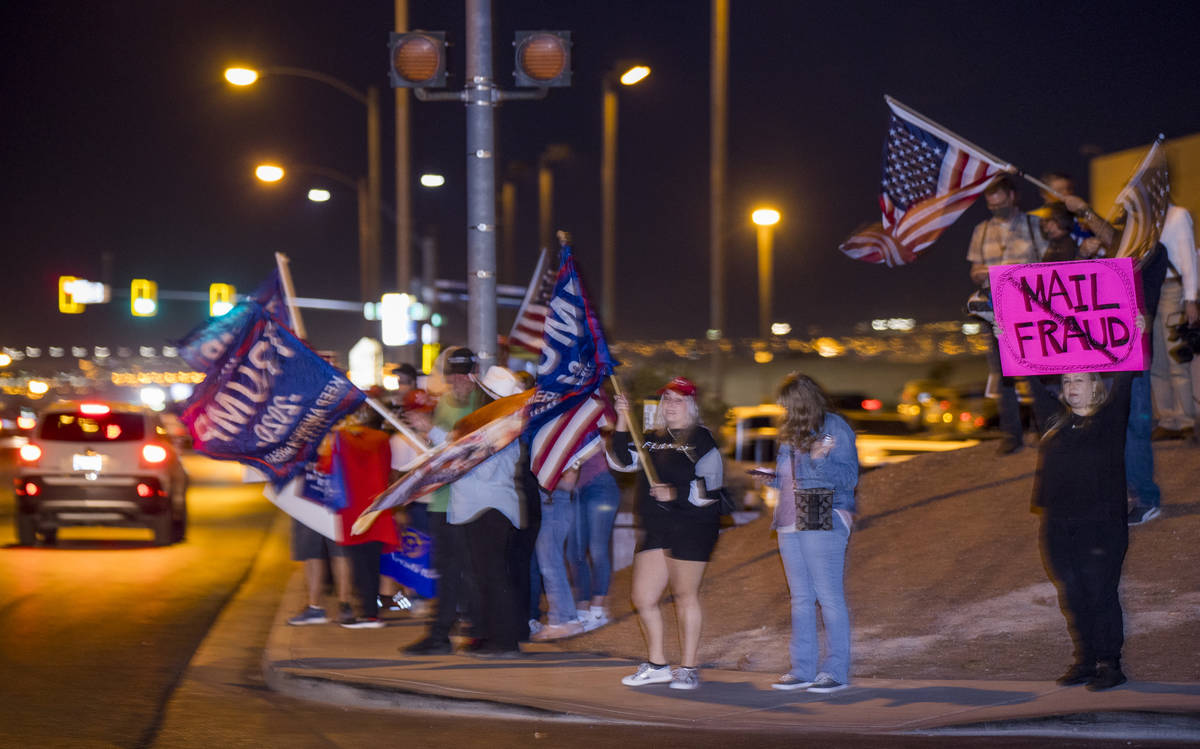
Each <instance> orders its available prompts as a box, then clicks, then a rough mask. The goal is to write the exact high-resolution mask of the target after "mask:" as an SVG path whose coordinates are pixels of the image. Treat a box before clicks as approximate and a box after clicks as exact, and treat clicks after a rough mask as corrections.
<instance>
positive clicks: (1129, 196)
mask: <svg viewBox="0 0 1200 749" xmlns="http://www.w3.org/2000/svg"><path fill="white" fill-rule="evenodd" d="M1170 193H1171V184H1170V180H1169V179H1168V177H1167V154H1166V150H1165V149H1164V148H1163V147H1162V136H1161V135H1160V136H1159V137H1158V140H1156V141H1155V142H1154V145H1152V146H1150V152H1149V153H1147V154H1146V158H1144V159H1142V163H1141V165H1139V166H1138V168H1137V171H1136V172H1134V174H1133V177H1132V178H1131V179H1130V180H1129V184H1127V185H1125V188H1124V189H1122V190H1121V194H1120V195H1118V196H1117V205H1116V207H1115V208H1114V209H1113V215H1114V219H1113V221H1112V223H1114V224H1120V223H1124V224H1125V230H1124V231H1122V232H1121V243H1120V246H1119V247H1118V248H1117V254H1116V256H1117V257H1132V258H1140V257H1142V255H1144V254H1146V253H1147V252H1149V251H1150V250H1152V249H1154V246H1155V245H1156V244H1158V240H1159V237H1161V236H1162V229H1163V222H1164V221H1165V220H1166V217H1167V203H1169V202H1170V199H1171V198H1170ZM1122 215H1124V218H1123V219H1122V218H1121V216H1122Z"/></svg>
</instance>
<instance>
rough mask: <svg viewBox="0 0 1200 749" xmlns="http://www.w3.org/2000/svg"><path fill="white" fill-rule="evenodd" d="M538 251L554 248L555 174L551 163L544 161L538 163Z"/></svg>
mask: <svg viewBox="0 0 1200 749" xmlns="http://www.w3.org/2000/svg"><path fill="white" fill-rule="evenodd" d="M537 179H538V249H542V250H545V249H548V248H550V247H553V246H554V227H553V225H552V224H553V222H554V218H553V213H554V172H552V171H550V162H549V161H548V160H546V159H542V160H540V161H539V162H538V175H537Z"/></svg>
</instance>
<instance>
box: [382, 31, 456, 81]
mask: <svg viewBox="0 0 1200 749" xmlns="http://www.w3.org/2000/svg"><path fill="white" fill-rule="evenodd" d="M388 54H389V55H390V56H391V61H390V63H389V64H388V79H389V80H390V81H391V83H392V88H444V87H445V86H446V32H444V31H410V32H407V33H404V34H397V33H395V32H392V33H391V34H389V35H388Z"/></svg>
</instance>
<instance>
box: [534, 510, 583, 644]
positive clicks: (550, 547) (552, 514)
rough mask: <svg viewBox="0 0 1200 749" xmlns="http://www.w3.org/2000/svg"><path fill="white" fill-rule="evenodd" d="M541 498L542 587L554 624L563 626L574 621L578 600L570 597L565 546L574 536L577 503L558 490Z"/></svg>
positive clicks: (540, 563) (540, 561)
mask: <svg viewBox="0 0 1200 749" xmlns="http://www.w3.org/2000/svg"><path fill="white" fill-rule="evenodd" d="M541 495H542V529H541V530H540V531H538V537H537V545H536V547H535V548H536V549H537V561H538V569H540V570H541V572H542V584H543V585H545V586H546V603H547V604H549V607H550V612H549V614H548V617H547V618H548V619H549V621H550V623H551V624H564V623H566V622H569V621H571V620H572V619H574V618H575V598H574V597H573V596H572V595H571V582H570V580H568V579H567V558H566V556H565V554H564V551H563V544H565V543H566V540H567V536H568V535H569V534H570V533H571V525H572V523H573V521H574V520H575V503H574V502H572V501H571V492H569V491H564V490H562V489H555V490H554V492H553V493H551V494H546V492H544V491H543V492H541Z"/></svg>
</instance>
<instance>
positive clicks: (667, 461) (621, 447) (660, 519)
mask: <svg viewBox="0 0 1200 749" xmlns="http://www.w3.org/2000/svg"><path fill="white" fill-rule="evenodd" d="M658 395H659V404H658V409H657V410H656V411H655V415H654V426H653V428H652V429H651V430H650V431H649V432H647V433H646V435H645V439H644V440H642V439H637V437H631V436H630V432H631V429H633V428H634V425H633V424H632V422H631V420H630V418H629V400H628V398H626V397H625V396H624V395H621V394H618V395H617V396H616V407H617V427H616V432H615V433H614V434H613V441H612V454H611V459H612V461H613V464H614V465H613V467H614V468H617V469H618V470H623V471H632V470H637V468H638V467H639V466H640V467H642V468H643V469H644V473H643V475H642V477H641V479H640V480H639V481H638V487H637V510H638V515H639V516H640V518H641V526H642V530H643V532H644V534H643V537H642V538H641V540H640V542H639V543H638V548H637V553H636V554H635V555H634V558H633V605H634V606H635V607H636V608H637V612H638V617H639V618H640V619H641V622H642V630H643V634H644V635H645V637H646V645H647V650H648V651H649V652H648V660H647V661H646V662H645V663H642V664H641V665H640V666H638V669H637V671H636V672H635V673H633V674H630V675H629V676H626V677H625V678H624V679H622V680H621V683H622V684H625V685H626V686H631V687H637V686H644V685H647V684H661V683H664V682H670V683H671V688H672V689H696V688H697V687H699V686H700V670H699V668H698V661H697V650H698V649H699V646H700V625H701V621H702V618H703V617H702V613H701V610H700V580H701V578H703V576H704V568H705V567H706V566H707V564H708V560H709V558H710V557H711V556H712V551H713V547H714V546H716V543H717V533H718V531H719V530H720V515H719V505H718V502H717V499H718V495H717V491H718V490H719V489H721V488H722V487H723V486H724V483H725V478H724V465H723V463H722V460H721V453H720V451H719V450H718V449H717V443H716V441H715V440H714V439H713V436H712V433H710V432H709V431H708V429H706V428H705V427H704V426H703V425H702V424H700V413H699V408H698V407H697V405H696V386H695V385H694V384H693V383H692V382H691V381H690V380H688V379H686V378H684V377H676V378H675V379H673V380H671V381H670V382H669V383H667V385H666V386H665V387H664V388H662V389H661V390H659V391H658ZM635 434H636V432H635ZM668 584H670V586H671V593H672V595H673V596H674V598H675V610H676V613H677V615H678V618H679V621H680V624H681V628H682V634H683V638H682V639H683V642H682V647H681V651H682V653H681V655H682V660H681V663H680V667H679V668H677V669H674V670H672V669H671V668H670V666H669V665H668V664H667V657H666V651H665V650H664V648H663V618H662V611H661V609H660V608H659V600H660V599H661V598H662V595H663V593H664V592H665V591H666V589H667V585H668Z"/></svg>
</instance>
